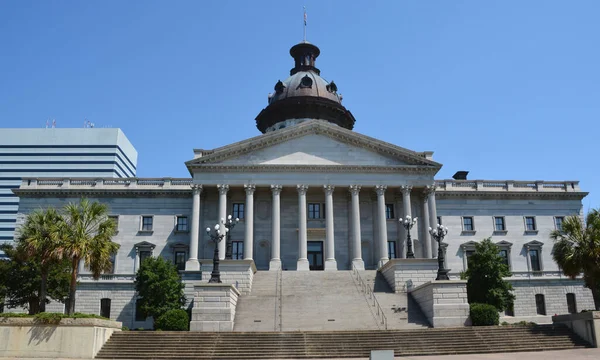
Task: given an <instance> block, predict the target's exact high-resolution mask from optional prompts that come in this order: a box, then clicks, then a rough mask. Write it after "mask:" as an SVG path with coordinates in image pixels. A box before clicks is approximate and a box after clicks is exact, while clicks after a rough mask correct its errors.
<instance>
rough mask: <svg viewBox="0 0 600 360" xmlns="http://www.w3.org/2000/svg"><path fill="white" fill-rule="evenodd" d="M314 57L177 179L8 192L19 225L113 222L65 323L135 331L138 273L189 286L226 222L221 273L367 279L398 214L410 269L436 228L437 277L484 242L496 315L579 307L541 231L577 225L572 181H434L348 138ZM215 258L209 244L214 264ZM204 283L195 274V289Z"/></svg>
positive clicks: (301, 61)
mask: <svg viewBox="0 0 600 360" xmlns="http://www.w3.org/2000/svg"><path fill="white" fill-rule="evenodd" d="M319 53H320V50H319V48H318V47H316V46H315V45H312V44H310V43H308V42H302V43H299V44H297V45H295V46H293V47H292V48H291V49H290V54H291V56H292V57H293V59H294V67H293V68H292V69H291V71H290V76H289V77H288V78H287V79H285V80H283V81H276V82H275V84H274V91H273V93H271V94H269V97H268V104H267V106H266V107H265V108H264V109H262V111H260V113H259V114H258V116H257V117H256V127H257V128H258V130H259V131H260V135H258V136H256V137H252V138H249V139H243V140H241V141H239V142H236V143H233V144H229V145H225V146H223V147H220V148H216V149H212V150H205V149H194V157H193V158H192V159H190V160H189V161H187V162H186V163H185V166H186V167H187V168H188V170H189V172H190V174H191V175H192V177H191V178H190V179H175V178H161V179H142V178H127V179H115V178H100V179H97V178H71V179H63V178H60V179H35V178H30V179H24V180H23V183H22V185H21V187H20V188H19V189H17V190H15V193H16V194H17V195H18V196H19V197H20V206H19V213H18V219H19V221H20V222H22V221H23V218H24V216H25V215H26V214H27V213H29V212H30V211H32V210H33V209H36V208H39V207H45V206H50V205H51V206H62V205H64V204H65V203H66V202H69V201H77V200H78V199H79V198H80V197H82V196H85V197H88V198H91V199H94V200H98V201H101V202H105V203H107V204H108V205H109V206H110V211H111V216H113V217H114V219H115V221H117V223H118V233H117V235H116V236H115V238H114V240H115V241H116V242H118V243H119V244H120V245H121V248H120V250H119V252H118V254H117V256H116V258H115V260H114V265H115V266H114V271H113V272H114V273H113V274H106V275H103V276H102V278H101V279H100V280H92V279H91V277H90V276H89V275H87V274H86V270H85V269H83V268H82V274H81V275H80V286H79V290H78V293H77V296H78V298H77V307H78V308H77V311H84V312H95V313H101V312H104V314H107V312H106V311H107V310H106V307H107V306H108V312H109V314H110V317H112V318H114V319H118V320H121V321H123V322H124V325H127V326H130V327H139V326H141V325H144V324H146V322H145V321H146V319H144V318H140V316H138V315H137V314H136V311H135V308H136V306H135V293H134V291H133V279H134V274H135V272H136V270H137V269H138V268H139V266H140V263H141V261H143V259H144V258H146V257H148V256H163V257H165V258H167V259H170V260H172V261H173V262H174V263H175V264H176V265H177V267H178V268H179V269H180V270H181V272H182V275H183V278H184V280H185V279H193V278H194V276H193V275H194V274H198V273H199V270H204V269H205V267H204V264H208V265H210V266H212V261H210V260H203V259H212V257H213V251H214V246H215V244H214V242H211V241H210V237H208V236H207V234H206V232H205V229H206V228H207V227H212V226H214V224H215V223H217V222H218V219H221V218H226V217H227V216H228V215H232V216H233V217H234V218H239V219H240V222H239V224H238V225H237V226H235V227H234V228H233V230H232V231H231V233H230V236H231V241H232V251H231V252H232V259H234V260H232V261H235V260H236V259H239V260H241V261H242V262H244V261H245V263H248V262H249V261H251V262H253V263H254V265H253V266H255V269H257V271H258V272H257V273H256V275H255V276H256V277H257V276H259V274H260V273H261V272H263V271H264V272H271V271H280V270H281V271H283V272H284V273H285V272H286V271H289V272H291V271H293V272H296V271H298V272H300V271H303V272H309V271H319V270H323V271H325V272H329V271H341V270H352V269H357V270H359V271H362V270H365V271H368V270H375V269H378V268H380V267H382V266H383V265H385V264H386V263H387V262H388V261H389V260H390V259H394V258H403V257H405V254H406V238H407V234H406V231H405V230H404V227H403V226H401V224H400V223H399V221H398V219H399V218H402V217H405V216H407V215H410V216H412V217H417V218H418V221H417V223H416V225H415V226H414V227H413V228H412V230H411V235H412V239H413V242H414V252H415V257H416V258H432V257H437V249H438V246H437V243H436V242H435V241H434V240H433V239H432V238H431V236H430V235H429V232H428V231H427V229H428V228H429V227H430V226H431V227H435V225H436V224H437V223H440V224H443V225H444V226H447V227H448V228H449V232H448V235H447V236H446V237H445V239H444V241H443V243H442V244H441V245H442V247H443V250H444V251H445V254H446V268H448V269H450V275H451V277H455V278H456V277H458V274H459V273H460V272H461V271H463V270H465V269H466V268H467V266H468V261H467V260H468V257H469V255H470V254H471V253H472V252H473V251H474V244H475V243H476V242H479V241H481V240H482V239H484V238H488V237H491V239H492V241H493V242H494V243H496V244H498V246H499V247H500V250H501V255H502V256H503V257H504V259H505V262H506V263H507V264H508V266H509V268H510V270H511V271H512V274H513V275H512V277H511V278H509V280H510V281H511V282H512V283H513V285H514V287H515V294H516V295H517V300H516V303H515V307H514V310H513V312H512V313H510V314H507V315H510V316H514V317H515V318H520V319H525V318H527V319H529V318H536V317H537V316H539V317H543V316H547V315H553V314H554V313H566V312H567V311H575V309H577V311H579V310H583V309H592V308H593V301H592V297H591V292H590V291H589V290H588V289H586V288H584V286H583V282H582V281H581V280H569V279H567V278H566V277H564V275H562V274H561V272H560V270H559V268H558V266H557V264H556V263H555V262H554V261H553V260H552V255H551V251H552V245H553V244H552V241H551V240H550V238H549V234H550V232H551V231H552V230H554V229H560V228H561V223H562V221H563V219H564V218H565V217H566V216H569V215H581V214H582V199H583V198H584V197H585V196H586V194H587V193H586V192H583V191H581V189H580V188H579V183H578V181H574V180H566V181H519V180H471V179H467V176H466V172H458V173H457V174H456V175H455V177H454V179H436V178H435V176H436V174H437V173H438V171H439V170H440V168H441V167H442V164H440V163H438V162H436V161H435V160H434V158H433V156H432V155H433V153H432V152H428V151H415V150H409V149H405V148H402V147H400V146H398V145H394V144H390V143H387V142H384V141H381V140H378V139H374V138H372V137H369V136H366V135H363V134H359V133H357V132H355V131H353V127H354V124H355V121H356V119H355V118H354V116H353V115H352V113H351V112H350V111H349V110H348V109H346V107H345V106H344V105H343V104H342V97H341V95H340V94H339V92H338V86H337V84H335V83H334V82H333V81H332V82H328V81H326V80H324V79H323V78H322V77H321V76H320V70H319V69H318V68H317V67H316V63H315V61H316V59H317V57H318V56H319ZM359 121H360V119H359ZM225 245H226V244H225V242H224V241H223V242H220V243H219V251H220V257H221V258H224V257H225V252H226V251H225V250H226V249H225ZM222 270H223V269H222ZM209 273H210V271H203V272H202V275H201V278H202V279H203V280H202V281H206V279H207V278H208V277H207V275H208V274H209ZM306 274H309V273H306ZM307 276H308V275H307ZM186 281H188V280H186ZM189 281H190V282H193V281H199V280H189ZM238 285H239V281H238ZM284 286H285V284H284ZM248 291H249V290H248ZM241 301H243V296H242V298H241ZM101 303H102V304H101ZM107 304H108V305H107ZM53 306H55V307H59V306H62V304H54V305H53ZM544 319H547V318H544ZM538 322H541V321H538ZM140 324H141V325H140ZM146 325H147V324H146Z"/></svg>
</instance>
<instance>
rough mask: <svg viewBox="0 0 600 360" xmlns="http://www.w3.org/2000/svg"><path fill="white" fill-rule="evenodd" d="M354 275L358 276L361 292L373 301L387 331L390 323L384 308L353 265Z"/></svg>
mask: <svg viewBox="0 0 600 360" xmlns="http://www.w3.org/2000/svg"><path fill="white" fill-rule="evenodd" d="M352 273H353V274H356V280H357V281H358V284H359V285H360V287H361V290H362V291H364V293H365V294H367V295H369V298H370V299H373V306H375V308H376V309H377V316H381V324H382V325H383V326H384V328H385V330H387V328H388V323H387V318H386V316H385V314H384V313H383V308H382V307H381V305H379V301H377V298H376V297H375V294H374V293H373V290H371V288H370V287H369V286H368V285H367V283H366V282H365V281H364V280H363V279H362V277H361V276H360V272H359V271H358V269H357V268H356V266H355V265H354V264H352Z"/></svg>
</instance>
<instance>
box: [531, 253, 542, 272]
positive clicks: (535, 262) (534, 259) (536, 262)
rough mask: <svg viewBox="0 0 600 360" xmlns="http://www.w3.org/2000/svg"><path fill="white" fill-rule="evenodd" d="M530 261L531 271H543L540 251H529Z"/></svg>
mask: <svg viewBox="0 0 600 360" xmlns="http://www.w3.org/2000/svg"><path fill="white" fill-rule="evenodd" d="M529 259H530V261H531V271H540V270H542V267H541V264H540V252H539V250H538V249H531V250H529Z"/></svg>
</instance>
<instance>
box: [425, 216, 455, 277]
mask: <svg viewBox="0 0 600 360" xmlns="http://www.w3.org/2000/svg"><path fill="white" fill-rule="evenodd" d="M429 234H431V236H432V237H433V238H434V239H435V241H437V243H438V272H437V277H436V278H435V279H436V280H450V278H449V277H448V269H444V252H443V251H442V241H443V240H444V236H446V235H447V234H448V228H447V227H445V226H442V225H440V224H437V226H436V228H435V229H432V228H429Z"/></svg>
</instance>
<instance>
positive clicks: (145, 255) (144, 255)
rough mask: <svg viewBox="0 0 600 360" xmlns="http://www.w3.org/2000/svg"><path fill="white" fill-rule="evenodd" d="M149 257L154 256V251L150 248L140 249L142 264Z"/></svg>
mask: <svg viewBox="0 0 600 360" xmlns="http://www.w3.org/2000/svg"><path fill="white" fill-rule="evenodd" d="M149 257H152V251H149V250H142V251H140V266H141V265H142V264H143V263H144V260H146V259H147V258H149Z"/></svg>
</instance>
